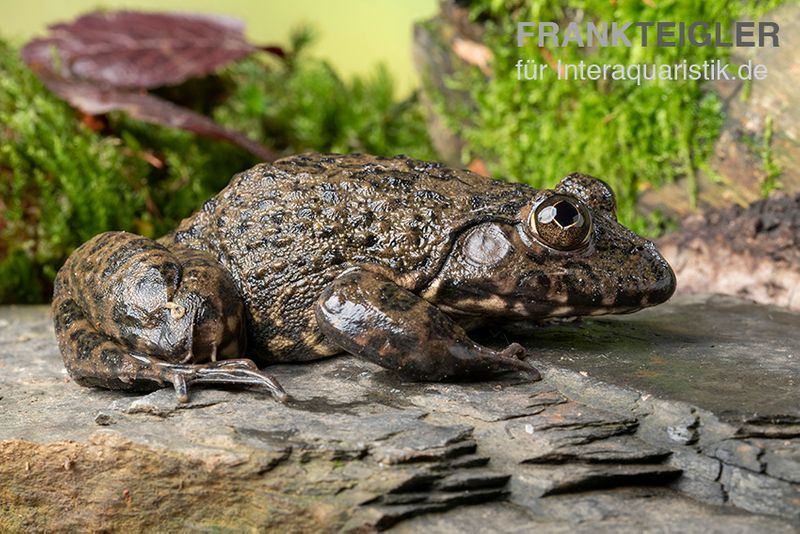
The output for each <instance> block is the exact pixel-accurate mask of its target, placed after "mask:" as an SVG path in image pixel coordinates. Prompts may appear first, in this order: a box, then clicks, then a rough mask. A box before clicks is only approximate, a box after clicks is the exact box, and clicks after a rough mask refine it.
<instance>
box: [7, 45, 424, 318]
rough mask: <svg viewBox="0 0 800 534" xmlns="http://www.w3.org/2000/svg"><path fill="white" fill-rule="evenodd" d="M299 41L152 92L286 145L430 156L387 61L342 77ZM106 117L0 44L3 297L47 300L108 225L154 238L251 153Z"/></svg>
mask: <svg viewBox="0 0 800 534" xmlns="http://www.w3.org/2000/svg"><path fill="white" fill-rule="evenodd" d="M302 44H303V42H302V39H299V40H297V42H296V46H295V47H294V48H293V49H292V50H291V51H290V54H291V59H290V61H288V62H287V63H286V64H282V63H280V62H273V61H269V60H268V59H266V58H263V57H252V58H249V59H246V60H244V61H242V62H240V63H238V64H235V65H233V66H231V67H230V68H228V69H227V70H225V71H224V72H222V73H221V74H220V75H218V76H214V77H211V78H209V79H204V80H195V81H192V82H189V83H187V84H185V86H180V87H177V88H172V89H169V90H166V91H163V92H162V93H161V94H162V95H163V96H165V97H167V98H171V99H173V100H177V101H179V102H180V103H183V104H186V105H188V106H190V107H192V108H193V109H197V110H201V111H204V112H208V113H210V114H212V115H213V116H214V117H215V118H216V119H217V120H218V121H220V122H221V123H223V124H224V125H226V126H228V127H231V128H237V129H241V130H242V131H245V132H246V133H248V134H249V135H251V136H252V137H254V138H256V139H260V140H262V141H263V142H264V143H265V144H267V145H270V146H273V147H275V148H277V149H278V150H282V151H284V152H285V153H287V154H291V153H295V152H302V151H309V150H314V151H339V152H351V151H363V152H372V153H376V154H383V155H390V154H396V153H406V154H409V155H413V156H417V157H422V158H432V157H434V154H433V151H432V149H431V147H430V143H429V141H428V137H427V133H426V132H425V129H424V121H423V120H422V118H421V113H420V110H419V108H418V105H417V103H416V101H414V100H413V99H412V100H408V101H404V102H398V101H397V100H396V99H395V98H394V94H393V83H392V80H391V78H390V76H389V75H388V73H387V71H386V70H385V69H383V68H378V69H377V70H376V72H375V74H374V75H373V76H371V77H367V78H360V79H354V80H352V81H349V82H345V81H343V80H341V79H340V78H339V77H338V76H337V75H336V73H335V72H334V71H333V70H332V69H331V67H330V66H329V65H327V64H326V63H324V62H321V61H318V60H316V59H314V58H313V57H306V56H305V55H304V54H303V51H302V46H301V45H302ZM212 96H213V97H214V98H211V97H212ZM212 100H213V101H212ZM106 121H107V124H105V125H104V126H103V127H102V128H101V130H100V131H95V130H93V129H90V128H89V127H87V126H86V125H84V124H83V122H82V120H81V116H80V115H79V114H78V113H76V112H75V111H74V110H72V109H71V108H70V107H69V106H67V105H66V104H64V103H63V102H61V101H60V100H59V99H58V98H56V97H54V96H53V95H52V94H50V93H49V92H48V91H47V90H46V89H45V88H44V87H43V86H42V85H41V83H39V81H38V80H37V79H36V77H35V76H34V75H33V74H32V73H31V72H30V71H29V70H28V69H27V68H26V67H25V65H24V64H23V63H22V62H21V61H20V59H19V56H18V50H17V49H15V48H14V47H12V46H10V45H8V44H6V43H3V42H2V41H0V303H9V302H45V301H47V300H49V298H50V295H51V293H52V281H53V278H54V277H55V274H56V272H57V270H58V268H59V267H60V265H61V264H62V263H63V261H64V260H65V259H66V257H67V255H69V254H70V253H71V252H72V251H73V250H74V249H75V248H76V247H77V246H79V245H80V244H81V243H82V242H84V241H86V240H87V239H89V238H90V237H92V236H93V235H95V234H97V233H100V232H103V231H105V230H127V231H132V232H136V233H139V234H142V235H145V236H149V237H155V236H158V235H161V234H163V233H165V232H167V231H168V230H169V229H171V228H173V227H174V226H175V225H176V224H177V223H178V222H179V221H180V219H181V218H183V217H186V216H187V215H189V214H190V213H191V212H193V211H195V210H196V209H197V208H199V207H200V205H201V204H202V202H203V201H204V200H206V199H207V198H209V197H210V196H212V195H213V194H214V193H216V192H217V191H219V190H220V189H221V188H222V187H224V186H225V184H227V182H228V180H229V179H230V177H231V175H232V174H234V173H235V172H239V171H241V170H243V169H245V168H247V167H249V166H252V165H253V164H254V163H256V158H255V157H253V156H252V155H250V154H248V153H246V152H244V151H243V150H242V149H240V148H238V147H236V146H233V145H230V144H227V143H225V142H222V141H214V140H209V139H205V138H200V137H197V136H195V135H192V134H190V133H187V132H184V131H179V130H174V129H170V128H161V127H156V126H153V125H149V124H143V123H141V122H139V121H135V120H132V119H130V118H128V117H126V116H124V115H121V114H111V115H110V116H108V117H107V118H106Z"/></svg>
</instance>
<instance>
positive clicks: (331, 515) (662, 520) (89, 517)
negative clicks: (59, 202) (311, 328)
mask: <svg viewBox="0 0 800 534" xmlns="http://www.w3.org/2000/svg"><path fill="white" fill-rule="evenodd" d="M782 313H784V314H785V313H786V312H782ZM797 321H798V315H796V314H786V315H780V313H779V310H776V309H773V308H764V307H761V306H755V305H749V304H746V303H743V302H741V301H731V300H728V299H720V298H706V299H688V300H687V299H685V298H684V299H682V300H676V301H673V302H671V303H668V304H667V305H664V306H662V307H658V308H655V309H653V310H648V311H645V312H642V313H641V314H636V315H632V316H624V317H618V318H608V319H606V318H602V319H591V320H584V321H582V322H574V323H558V324H554V325H548V326H543V327H537V328H533V327H531V326H526V327H521V326H516V327H514V329H513V331H510V332H506V333H502V332H489V333H487V334H486V341H488V342H492V341H493V340H494V341H497V342H498V344H502V343H500V340H502V341H503V342H505V341H506V338H507V337H509V338H510V337H514V339H515V340H518V341H523V342H525V343H526V344H527V346H528V348H529V350H530V351H531V352H532V354H533V355H534V357H533V359H534V361H535V362H536V363H537V364H538V365H539V366H540V368H541V369H542V370H543V371H544V374H545V379H544V380H543V381H541V382H537V383H531V382H529V380H528V379H527V378H525V377H524V376H522V375H514V374H511V375H508V376H505V377H501V378H499V379H494V380H489V381H484V382H475V383H470V382H466V383H433V384H414V383H405V382H403V381H401V380H399V379H398V378H397V377H396V376H395V375H394V374H392V373H390V372H388V371H384V370H382V369H379V368H377V367H375V366H373V365H371V364H368V363H365V362H361V361H358V360H356V359H354V358H350V357H337V358H331V359H328V360H324V361H321V362H315V363H308V364H302V365H281V366H275V367H272V368H270V370H271V371H272V372H273V373H274V374H275V376H276V377H277V378H278V379H279V380H280V381H281V382H282V384H283V385H284V386H285V387H286V389H287V391H289V392H290V393H291V394H292V396H293V400H292V401H291V402H289V403H287V404H285V405H282V404H279V403H276V402H274V401H273V400H271V399H270V398H269V397H268V395H266V394H264V393H261V392H258V391H250V390H216V389H206V390H199V389H198V390H195V391H194V393H193V396H192V400H191V402H190V403H189V404H187V405H180V404H178V403H176V402H175V399H174V394H173V392H172V391H170V390H161V391H156V392H153V393H150V394H147V395H132V394H125V393H120V392H113V391H103V390H93V389H86V388H81V387H79V386H77V385H75V384H73V383H72V382H71V381H70V380H69V379H68V378H67V376H66V374H65V373H64V371H63V367H62V365H61V361H60V357H59V355H58V351H57V348H56V345H55V341H54V339H53V334H52V328H51V326H50V319H49V317H48V311H47V310H46V309H45V308H37V307H33V308H30V307H28V308H26V307H23V308H19V307H10V308H2V309H0V371H2V374H0V440H2V441H0V530H3V531H9V530H10V531H20V530H56V529H58V530H64V529H66V530H131V529H133V530H143V529H149V528H159V529H161V530H167V529H170V528H181V529H187V528H188V529H194V530H208V529H221V530H226V529H237V530H242V529H255V530H264V531H266V530H269V529H273V528H281V529H286V530H290V531H295V530H297V531H301V530H302V531H308V530H324V531H335V530H342V529H343V530H364V529H367V530H371V529H379V530H380V529H386V528H391V529H395V530H398V531H404V530H408V531H411V530H414V529H420V528H422V529H426V530H433V531H440V532H458V531H463V530H464V529H474V528H475V527H476V526H481V525H485V526H486V527H487V528H491V529H494V530H499V531H512V532H513V531H520V532H522V531H529V529H530V528H532V527H539V528H545V529H547V530H548V531H553V532H560V531H564V532H566V531H570V532H572V531H575V530H576V529H577V530H591V529H596V528H607V529H620V528H622V529H632V530H634V529H641V528H645V527H654V528H662V529H667V528H671V529H673V530H674V529H678V530H681V531H686V530H699V529H703V528H705V527H706V526H707V525H709V524H711V525H714V526H715V527H717V528H720V529H724V530H736V531H745V532H746V531H754V532H755V531H764V530H768V531H774V532H792V531H794V529H795V528H796V526H797V525H798V523H799V522H800V517H798V508H800V506H798V504H797V503H798V498H799V497H798V487H800V480H799V479H800V476H798V465H799V463H800V462H799V461H798V443H800V441H798V435H799V434H800V418H799V417H798V413H797V411H796V408H797V407H798V403H797V402H796V401H797V398H796V395H797V392H796V391H797V388H796V384H797V383H798V382H797V381H798V379H800V372H798V369H797V365H796V362H797V361H798V360H797V359H798V357H799V356H798V355H797V354H796V353H795V352H794V351H796V350H797V349H796V347H798V346H800V343H796V341H797V337H796V336H797V335H798V334H797V331H798V329H797V326H800V324H799V323H798V322H797ZM793 336H794V337H793Z"/></svg>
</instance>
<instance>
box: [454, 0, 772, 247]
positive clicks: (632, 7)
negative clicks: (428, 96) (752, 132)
mask: <svg viewBox="0 0 800 534" xmlns="http://www.w3.org/2000/svg"><path fill="white" fill-rule="evenodd" d="M778 3H779V2H776V1H770V2H759V3H757V4H756V3H750V2H741V1H727V0H716V1H707V2H677V1H666V2H609V1H607V0H569V1H563V0H562V1H561V2H550V1H544V0H525V1H520V0H478V1H476V2H473V3H472V4H471V10H472V15H473V17H474V18H476V19H481V20H482V21H485V25H486V29H487V33H486V37H485V39H484V42H485V43H486V44H487V45H488V46H489V48H490V49H491V51H492V52H493V54H494V60H493V63H492V71H493V76H492V77H491V79H489V80H487V79H486V78H485V76H484V75H483V74H482V73H481V72H480V71H479V70H478V69H477V68H473V69H471V70H470V71H469V72H464V73H461V74H458V75H457V76H455V77H454V79H452V80H450V84H451V86H452V87H456V88H464V89H466V90H468V91H469V93H470V94H471V97H472V100H473V101H474V103H475V104H476V106H477V109H476V110H465V111H464V113H463V114H458V111H457V110H452V109H450V110H449V114H450V116H449V120H448V124H450V125H451V126H455V127H456V128H457V133H459V134H460V135H461V136H462V137H463V138H465V139H466V140H467V145H468V146H467V151H466V153H465V157H466V158H467V159H469V158H470V157H473V156H479V157H481V158H484V159H485V160H486V162H487V163H488V165H489V169H490V170H491V171H492V173H493V174H495V175H497V176H507V177H509V178H510V179H513V180H518V181H522V182H526V183H529V184H531V185H533V186H535V187H550V186H552V185H553V184H554V183H555V181H557V180H558V178H559V177H561V176H564V175H565V174H567V173H569V172H573V171H576V170H580V171H582V172H587V173H590V174H595V175H597V176H598V177H602V178H604V179H605V180H607V181H609V182H610V183H611V185H612V187H613V188H614V190H615V191H616V193H617V196H618V203H619V215H620V219H621V220H622V221H623V222H624V223H625V224H627V225H629V226H631V227H632V228H634V229H635V230H637V231H639V232H646V233H653V232H654V231H655V232H657V231H659V229H658V228H653V227H652V221H650V222H648V220H647V219H645V218H644V217H642V216H641V215H640V214H639V213H638V212H637V211H636V197H637V194H638V193H639V192H640V191H641V190H643V189H648V188H654V187H655V188H657V187H660V186H662V185H664V184H666V183H669V182H674V181H675V180H677V179H680V178H686V179H687V180H686V182H687V185H688V187H689V189H690V193H691V194H690V196H691V198H692V199H695V198H696V189H697V183H696V173H697V170H698V169H699V168H702V166H703V164H704V162H705V161H706V160H707V159H708V157H709V155H710V153H711V150H712V148H713V141H714V140H715V139H716V138H717V136H718V134H719V131H720V128H721V127H722V123H723V115H722V106H721V102H720V100H719V98H718V97H717V96H716V95H714V94H713V93H709V92H708V91H707V90H706V88H705V87H704V85H703V82H702V81H648V82H643V83H642V84H641V85H637V84H636V82H635V81H612V80H597V81H588V80H587V81H580V80H569V81H566V80H558V79H557V77H556V76H555V75H554V73H553V69H552V67H549V73H548V75H546V76H545V77H544V78H543V79H541V80H535V81H533V80H532V81H518V80H517V71H516V67H515V64H516V62H517V61H518V60H519V59H523V60H527V59H534V60H536V62H537V63H546V62H548V59H550V61H552V59H553V58H554V59H556V60H558V59H560V60H561V61H562V62H563V63H577V62H579V61H581V60H584V61H586V62H587V63H597V64H622V65H629V64H633V63H647V64H653V63H655V64H676V63H679V62H681V61H682V60H684V59H685V60H686V61H687V62H688V63H690V64H701V63H702V62H703V61H706V60H714V59H723V60H724V59H727V54H728V52H729V50H730V49H729V48H715V47H652V46H651V47H642V46H636V42H635V41H634V46H632V47H597V48H595V49H591V50H590V49H580V48H577V47H576V46H568V47H563V48H551V49H549V50H541V49H539V48H537V47H536V46H535V45H536V43H535V39H529V40H528V44H527V46H526V47H523V48H517V47H516V46H513V44H512V43H514V42H515V36H516V26H515V25H516V22H517V21H556V22H560V23H561V22H563V23H564V25H565V24H566V23H567V22H568V21H572V20H577V19H578V18H579V17H581V18H582V20H584V21H586V20H596V21H623V22H624V21H659V20H660V21H681V20H682V21H695V20H701V21H719V22H721V23H722V25H723V28H729V25H730V22H731V21H733V20H740V19H743V18H747V16H753V15H756V16H757V15H758V14H760V13H763V12H764V11H765V10H766V9H768V8H770V7H773V6H774V5H776V4H778ZM440 104H441V103H440ZM442 107H444V108H446V106H442Z"/></svg>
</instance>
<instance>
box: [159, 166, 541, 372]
mask: <svg viewBox="0 0 800 534" xmlns="http://www.w3.org/2000/svg"><path fill="white" fill-rule="evenodd" d="M532 193H533V190H532V189H530V188H527V187H526V186H522V185H516V184H507V183H503V182H498V181H494V180H489V179H486V178H483V177H481V176H478V175H476V174H474V173H471V172H469V171H458V170H453V169H449V168H447V167H444V166H442V165H441V164H438V163H432V162H425V161H419V160H414V159H410V158H406V157H402V156H401V157H394V158H381V157H375V156H364V155H348V156H342V155H323V154H304V155H300V156H294V157H291V158H285V159H282V160H279V161H277V162H275V163H274V164H272V165H269V164H262V165H257V166H256V167H253V168H252V169H250V170H248V171H246V172H244V173H241V174H238V175H236V176H234V178H233V179H232V180H231V183H230V184H229V185H228V186H227V187H226V188H225V189H224V190H222V191H221V192H220V193H219V194H218V195H217V196H216V197H214V198H212V199H211V200H209V201H208V202H206V204H205V205H204V206H203V209H202V210H201V211H200V212H198V213H196V214H195V215H193V216H192V217H190V218H188V219H186V220H184V221H183V223H182V224H181V226H180V227H179V228H178V229H177V230H176V231H175V232H174V233H173V234H170V235H169V236H166V237H165V238H164V240H165V241H174V242H178V243H181V244H183V245H185V246H188V247H191V248H199V249H204V250H210V251H212V252H214V253H215V254H216V255H217V257H218V258H219V260H220V262H221V263H222V264H223V265H224V266H225V267H226V268H227V269H228V270H229V271H230V272H231V274H232V276H233V278H234V280H235V283H236V285H237V287H238V289H239V290H240V291H241V293H242V297H243V298H244V300H245V304H246V307H247V310H248V313H249V323H250V330H251V341H252V342H254V344H255V347H256V349H261V348H266V349H267V350H268V351H269V353H270V356H271V357H270V359H271V360H273V361H274V360H297V359H310V358H314V357H319V356H322V355H326V354H329V353H332V352H333V349H332V348H330V347H325V346H324V344H323V343H322V341H321V340H322V338H321V335H320V334H319V332H318V330H317V328H316V323H315V319H314V315H313V304H314V302H315V301H316V299H317V297H318V296H319V294H320V292H321V291H322V289H323V288H324V287H325V286H326V285H327V284H328V283H329V282H330V281H332V280H333V279H334V278H335V277H336V276H338V275H339V274H340V273H341V272H342V271H344V270H346V269H347V268H349V267H352V266H355V265H367V266H369V268H370V269H372V270H376V271H378V272H381V273H382V274H384V275H386V276H387V277H389V278H390V279H392V280H393V281H395V282H396V283H398V284H399V285H401V286H403V287H406V288H408V289H411V290H417V289H419V288H421V287H422V286H423V285H424V284H425V283H427V281H429V280H430V278H431V277H432V276H433V275H434V274H435V273H436V271H437V270H438V268H439V267H440V266H441V264H442V262H443V261H444V259H445V257H446V255H447V253H448V251H449V249H450V246H451V244H452V241H453V239H454V237H455V235H457V234H458V233H459V232H460V231H461V230H462V229H463V228H464V227H466V226H469V225H472V224H476V223H477V222H480V221H484V220H489V219H493V220H498V219H499V220H509V221H510V220H513V219H514V217H515V215H516V214H517V212H518V211H519V209H520V207H521V206H522V205H523V204H525V202H526V200H528V199H530V197H531V195H532Z"/></svg>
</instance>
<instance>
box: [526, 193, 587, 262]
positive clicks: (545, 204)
mask: <svg viewBox="0 0 800 534" xmlns="http://www.w3.org/2000/svg"><path fill="white" fill-rule="evenodd" d="M529 224H530V227H531V229H532V230H533V233H534V234H536V236H537V237H538V238H539V239H540V240H541V241H542V243H544V244H545V245H547V246H548V247H552V248H554V249H556V250H575V249H576V248H580V247H582V246H584V245H585V244H586V243H588V242H589V234H590V233H591V229H592V218H591V215H590V214H589V210H588V209H587V208H586V206H585V205H584V204H583V203H582V202H581V201H579V200H578V199H576V198H573V197H571V196H567V195H552V196H550V197H548V198H546V199H545V200H543V201H542V202H540V203H539V204H538V205H537V206H536V208H535V209H534V210H533V211H532V212H531V215H530V221H529Z"/></svg>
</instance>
